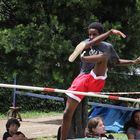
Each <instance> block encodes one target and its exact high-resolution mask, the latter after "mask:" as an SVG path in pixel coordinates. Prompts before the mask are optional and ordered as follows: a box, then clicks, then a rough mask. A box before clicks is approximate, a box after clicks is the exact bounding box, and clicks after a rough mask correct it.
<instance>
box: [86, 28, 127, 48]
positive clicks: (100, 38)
mask: <svg viewBox="0 0 140 140" xmlns="http://www.w3.org/2000/svg"><path fill="white" fill-rule="evenodd" d="M112 34H114V35H119V36H122V37H123V38H125V37H126V35H125V34H124V33H122V32H121V31H119V30H116V29H111V30H110V31H108V32H106V33H103V34H101V35H99V36H97V37H95V38H94V39H92V40H90V41H89V42H87V43H86V46H85V48H89V47H90V46H92V45H95V44H98V43H100V42H101V41H103V40H105V39H106V38H107V37H108V36H109V35H112Z"/></svg>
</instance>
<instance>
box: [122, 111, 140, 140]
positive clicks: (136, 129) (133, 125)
mask: <svg viewBox="0 0 140 140" xmlns="http://www.w3.org/2000/svg"><path fill="white" fill-rule="evenodd" d="M124 130H125V133H126V135H127V138H128V139H129V140H140V109H138V110H135V111H133V112H132V115H131V118H130V120H129V121H128V122H126V124H125V125H124Z"/></svg>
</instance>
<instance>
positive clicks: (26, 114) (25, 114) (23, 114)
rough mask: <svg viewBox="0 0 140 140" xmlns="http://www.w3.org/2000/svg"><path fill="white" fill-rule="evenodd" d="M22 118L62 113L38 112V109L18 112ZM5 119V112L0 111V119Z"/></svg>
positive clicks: (59, 113) (60, 113)
mask: <svg viewBox="0 0 140 140" xmlns="http://www.w3.org/2000/svg"><path fill="white" fill-rule="evenodd" d="M19 113H20V115H21V117H22V118H39V117H46V116H59V115H62V112H40V111H26V112H19ZM2 119H7V114H1V113H0V120H2Z"/></svg>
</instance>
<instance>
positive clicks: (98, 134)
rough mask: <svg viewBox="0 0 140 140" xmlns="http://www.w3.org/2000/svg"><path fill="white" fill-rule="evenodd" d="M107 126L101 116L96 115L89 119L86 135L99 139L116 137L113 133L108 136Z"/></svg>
mask: <svg viewBox="0 0 140 140" xmlns="http://www.w3.org/2000/svg"><path fill="white" fill-rule="evenodd" d="M105 134H106V131H105V126H104V123H103V120H102V118H101V117H94V118H91V119H90V120H89V121H88V124H87V128H86V129H85V137H88V138H98V139H108V138H109V139H114V137H113V136H112V135H109V136H108V137H107V136H106V135H105Z"/></svg>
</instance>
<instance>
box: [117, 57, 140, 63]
mask: <svg viewBox="0 0 140 140" xmlns="http://www.w3.org/2000/svg"><path fill="white" fill-rule="evenodd" d="M116 64H117V65H130V64H140V56H139V57H138V58H136V59H135V60H126V59H119V60H118V62H117V63H116Z"/></svg>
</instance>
